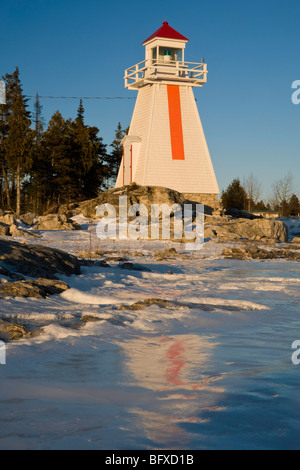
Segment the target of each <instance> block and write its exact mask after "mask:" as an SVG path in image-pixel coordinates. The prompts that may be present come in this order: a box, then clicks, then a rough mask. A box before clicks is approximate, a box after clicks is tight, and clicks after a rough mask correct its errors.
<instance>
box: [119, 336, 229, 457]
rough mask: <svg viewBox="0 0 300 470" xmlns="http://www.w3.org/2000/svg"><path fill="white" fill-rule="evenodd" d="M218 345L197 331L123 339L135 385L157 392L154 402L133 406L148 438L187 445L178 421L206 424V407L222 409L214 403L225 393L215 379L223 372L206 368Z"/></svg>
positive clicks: (215, 409) (162, 443) (211, 410)
mask: <svg viewBox="0 0 300 470" xmlns="http://www.w3.org/2000/svg"><path fill="white" fill-rule="evenodd" d="M216 345H217V343H215V342H212V341H211V338H209V337H199V336H197V335H174V336H172V337H169V336H165V337H152V338H145V337H143V338H137V339H134V340H130V341H128V342H126V343H122V347H123V348H124V349H125V353H126V355H127V358H128V359H127V361H126V362H125V365H126V366H127V368H128V370H129V374H130V375H131V376H132V377H133V379H134V381H133V383H132V385H135V386H140V387H143V388H145V389H148V390H152V391H153V394H154V395H153V399H152V401H151V404H150V407H149V406H146V407H141V406H139V407H138V406H137V407H135V408H132V409H130V410H129V411H130V412H131V416H134V420H135V423H136V426H137V427H138V428H139V429H141V432H143V433H145V436H146V437H147V438H148V439H150V440H151V441H153V442H155V443H156V444H160V445H170V443H173V445H176V446H178V445H184V442H185V439H187V440H188V439H189V436H188V433H186V431H185V429H184V427H182V426H179V424H180V423H194V424H198V425H199V424H205V423H207V422H209V421H210V418H208V417H207V411H210V412H212V413H214V412H217V411H221V408H219V407H218V406H216V403H217V402H218V401H219V399H220V394H222V393H223V392H224V389H223V388H222V387H220V386H218V384H217V382H218V381H219V380H220V379H222V375H216V376H211V375H209V374H208V372H207V370H208V368H209V359H210V357H211V355H212V351H213V349H214V348H215V347H216ZM129 380H130V379H129ZM204 412H206V415H205V416H203V413H204ZM168 448H169V447H168ZM180 448H183V447H180Z"/></svg>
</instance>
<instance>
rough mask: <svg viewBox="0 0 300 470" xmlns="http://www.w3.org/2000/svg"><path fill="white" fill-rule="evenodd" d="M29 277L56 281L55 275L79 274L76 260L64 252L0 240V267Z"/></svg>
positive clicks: (78, 265)
mask: <svg viewBox="0 0 300 470" xmlns="http://www.w3.org/2000/svg"><path fill="white" fill-rule="evenodd" d="M1 265H3V267H4V268H5V269H7V270H9V271H11V272H13V273H18V274H23V275H25V276H29V277H31V278H32V277H35V278H45V279H57V277H56V274H63V275H66V276H70V275H72V274H80V264H79V261H78V259H77V258H76V257H75V256H73V255H70V254H68V253H65V252H64V251H61V250H57V249H54V248H49V247H44V246H40V245H33V244H28V245H24V244H22V243H18V242H16V241H10V240H0V266H1Z"/></svg>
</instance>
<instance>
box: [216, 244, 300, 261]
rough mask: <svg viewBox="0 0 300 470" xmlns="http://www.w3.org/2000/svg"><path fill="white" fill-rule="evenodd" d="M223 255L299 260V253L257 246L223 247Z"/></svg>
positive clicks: (239, 257) (237, 257) (242, 257)
mask: <svg viewBox="0 0 300 470" xmlns="http://www.w3.org/2000/svg"><path fill="white" fill-rule="evenodd" d="M222 254H223V256H224V257H225V258H227V259H239V260H250V259H254V260H269V259H289V260H292V261H300V253H298V252H296V251H293V250H288V249H284V248H283V249H272V250H264V249H262V248H257V247H252V248H251V247H247V248H224V250H223V253H222Z"/></svg>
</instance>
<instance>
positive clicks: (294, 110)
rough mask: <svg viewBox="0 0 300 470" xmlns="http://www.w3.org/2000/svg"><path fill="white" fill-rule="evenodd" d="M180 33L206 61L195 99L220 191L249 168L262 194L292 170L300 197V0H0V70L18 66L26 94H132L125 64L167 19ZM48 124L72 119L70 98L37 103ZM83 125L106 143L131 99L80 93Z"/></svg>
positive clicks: (126, 119) (189, 51)
mask: <svg viewBox="0 0 300 470" xmlns="http://www.w3.org/2000/svg"><path fill="white" fill-rule="evenodd" d="M165 20H166V21H168V22H169V24H170V26H172V27H173V28H175V29H176V30H178V31H179V32H180V33H182V34H183V35H184V36H186V37H188V38H189V40H190V42H189V43H188V44H187V48H186V60H187V61H191V62H198V61H199V62H200V61H201V59H202V57H205V60H206V62H207V64H208V71H209V73H208V83H207V84H206V85H205V86H204V87H203V88H202V89H195V90H194V92H195V97H196V99H197V105H198V109H199V113H200V117H201V120H202V124H203V127H204V131H205V134H206V138H207V143H208V146H209V149H210V153H211V157H212V160H213V164H214V168H215V172H216V175H217V179H218V182H219V186H220V189H222V188H226V187H227V185H228V184H229V183H230V182H231V181H232V179H233V178H235V177H240V179H241V180H242V179H243V178H244V177H247V176H249V175H250V174H251V173H253V174H254V175H255V176H256V177H257V178H258V179H259V180H260V181H261V183H262V185H263V188H264V197H265V198H267V197H268V196H269V195H270V194H271V186H272V184H273V183H274V181H277V180H279V179H280V178H282V177H283V176H285V175H286V174H287V173H288V172H289V171H291V172H292V174H293V175H294V187H295V188H294V189H295V192H296V193H297V194H298V195H300V158H299V156H300V126H299V124H300V104H299V105H294V104H292V101H291V96H292V92H293V90H292V88H291V86H292V83H293V81H295V80H300V67H299V51H300V2H299V0H286V1H277V0H272V1H261V0H260V1H258V0H252V1H251V2H250V1H245V0H227V1H225V0H222V1H221V0H210V1H209V2H201V1H199V0H190V1H189V2H182V1H179V0H164V1H161V0H160V1H158V0H151V2H146V1H144V2H141V1H140V0H139V1H137V0H132V1H131V2H125V1H119V0H115V1H112V2H107V1H105V2H104V1H101V0H97V1H95V0H86V1H85V2H82V1H78V0H72V1H69V0H59V1H58V0H2V1H1V6H0V44H1V49H0V50H1V60H0V75H4V74H5V73H11V72H13V70H14V69H15V67H16V66H18V67H19V69H20V74H21V80H22V83H23V89H24V93H25V94H27V95H35V94H36V92H38V93H39V95H52V96H104V97H116V96H122V97H130V98H133V97H135V96H136V92H134V91H128V90H127V89H125V88H124V81H123V75H124V70H125V69H126V68H128V67H130V66H131V65H134V64H135V63H137V62H139V61H141V60H143V59H144V47H143V46H142V42H143V41H144V40H145V39H146V38H147V37H148V36H150V34H152V33H153V32H154V31H155V30H156V29H158V28H159V27H160V26H161V24H162V22H163V21H165ZM41 104H42V105H43V115H44V118H45V119H46V121H48V120H49V119H50V117H51V115H52V114H53V113H54V112H55V111H56V110H57V109H59V110H60V112H61V113H62V115H63V116H64V117H65V118H68V117H72V118H74V117H75V116H76V110H77V107H78V104H79V102H78V100H62V99H60V100H59V99H57V100H54V99H44V100H41ZM83 104H84V107H85V112H86V114H85V115H86V123H87V124H90V125H95V126H97V127H98V128H99V129H100V135H101V136H102V137H103V140H104V143H106V144H108V145H109V144H110V143H111V142H112V140H113V138H114V130H115V129H116V126H117V124H118V122H119V121H120V122H121V124H122V126H123V127H127V126H128V125H129V124H130V120H131V115H132V111H133V107H134V100H133V99H130V100H129V99H124V100H84V101H83Z"/></svg>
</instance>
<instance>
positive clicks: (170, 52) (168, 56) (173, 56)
mask: <svg viewBox="0 0 300 470" xmlns="http://www.w3.org/2000/svg"><path fill="white" fill-rule="evenodd" d="M159 60H161V61H163V62H169V61H170V60H182V50H181V49H173V48H172V47H160V48H159Z"/></svg>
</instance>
